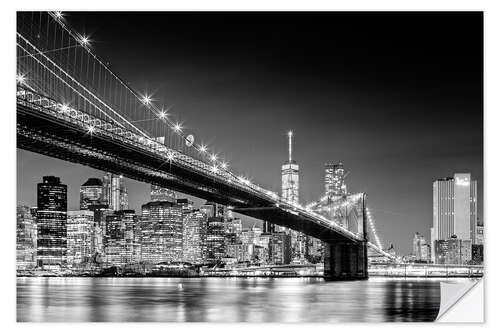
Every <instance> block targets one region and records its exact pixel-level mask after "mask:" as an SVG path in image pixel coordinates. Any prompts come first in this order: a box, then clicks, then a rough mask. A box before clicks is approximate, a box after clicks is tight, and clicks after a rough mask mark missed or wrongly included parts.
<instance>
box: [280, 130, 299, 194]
mask: <svg viewBox="0 0 500 333" xmlns="http://www.w3.org/2000/svg"><path fill="white" fill-rule="evenodd" d="M292 137H293V132H292V131H290V132H288V161H286V162H285V163H283V165H282V166H281V197H282V199H283V200H285V201H289V202H292V203H299V165H298V164H297V162H295V161H294V160H293V159H292Z"/></svg>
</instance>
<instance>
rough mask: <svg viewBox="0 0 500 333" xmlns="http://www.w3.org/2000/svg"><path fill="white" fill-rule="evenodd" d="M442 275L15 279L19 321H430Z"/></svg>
mask: <svg viewBox="0 0 500 333" xmlns="http://www.w3.org/2000/svg"><path fill="white" fill-rule="evenodd" d="M439 283H440V280H435V279H406V280H405V279H391V278H370V279H369V280H365V281H349V282H326V281H324V280H323V279H321V278H75V277H71V278H57V277H50V278H49V277H20V278H17V320H18V321H49V322H57V321H71V322H73V321H99V322H101V321H113V322H122V321H134V322H142V321H147V322H153V321H160V322H346V321H347V322H381V321H433V320H434V319H435V318H436V316H437V314H438V312H439V302H440V288H439Z"/></svg>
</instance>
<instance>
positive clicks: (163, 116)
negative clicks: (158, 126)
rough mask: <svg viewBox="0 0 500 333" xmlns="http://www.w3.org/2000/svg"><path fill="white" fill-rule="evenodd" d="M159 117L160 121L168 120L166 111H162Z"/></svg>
mask: <svg viewBox="0 0 500 333" xmlns="http://www.w3.org/2000/svg"><path fill="white" fill-rule="evenodd" d="M158 117H160V119H165V118H167V113H166V112H165V111H163V110H161V111H160V114H159V115H158Z"/></svg>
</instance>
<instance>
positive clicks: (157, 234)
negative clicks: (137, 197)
mask: <svg viewBox="0 0 500 333" xmlns="http://www.w3.org/2000/svg"><path fill="white" fill-rule="evenodd" d="M182 224H183V220H182V206H180V205H178V204H177V203H175V202H171V201H151V202H149V203H147V204H144V205H142V217H141V228H140V229H141V245H142V249H141V253H142V257H141V258H142V261H143V262H146V263H152V264H157V263H160V262H171V261H181V260H182V228H183V226H182Z"/></svg>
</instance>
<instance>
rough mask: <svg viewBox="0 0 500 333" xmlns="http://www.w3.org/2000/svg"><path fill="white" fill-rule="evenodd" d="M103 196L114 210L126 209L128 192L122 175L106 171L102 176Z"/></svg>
mask: <svg viewBox="0 0 500 333" xmlns="http://www.w3.org/2000/svg"><path fill="white" fill-rule="evenodd" d="M103 198H104V201H105V203H107V204H108V206H109V208H110V209H112V210H114V211H119V210H127V209H128V193H127V188H126V187H125V183H124V181H123V177H122V176H118V175H115V174H112V173H107V174H105V175H104V178H103Z"/></svg>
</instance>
